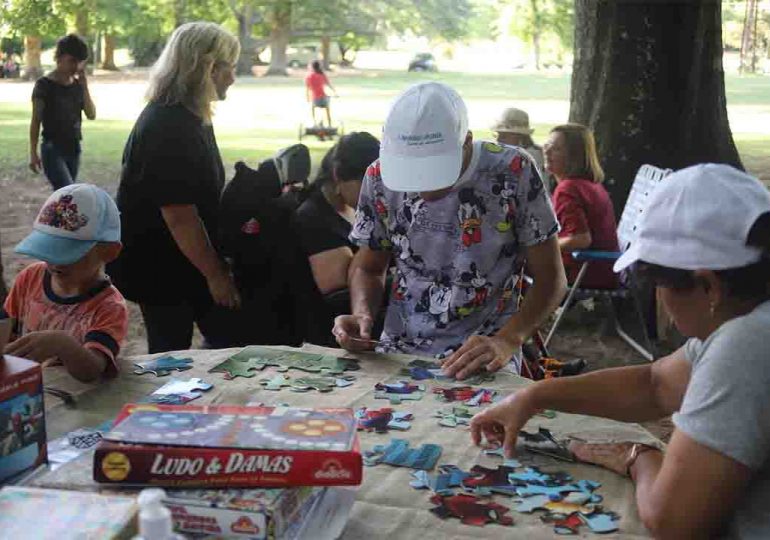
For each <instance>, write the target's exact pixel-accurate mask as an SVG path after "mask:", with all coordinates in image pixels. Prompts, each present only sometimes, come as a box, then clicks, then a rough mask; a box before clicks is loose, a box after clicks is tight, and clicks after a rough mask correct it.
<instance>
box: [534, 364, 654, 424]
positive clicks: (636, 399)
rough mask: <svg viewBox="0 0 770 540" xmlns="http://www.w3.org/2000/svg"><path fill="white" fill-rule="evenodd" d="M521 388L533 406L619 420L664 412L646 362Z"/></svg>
mask: <svg viewBox="0 0 770 540" xmlns="http://www.w3.org/2000/svg"><path fill="white" fill-rule="evenodd" d="M523 392H525V397H526V399H527V401H528V402H529V403H530V405H532V407H534V408H536V409H554V410H557V411H562V412H567V413H573V414H584V415H588V416H601V417H603V418H611V419H613V420H619V421H621V422H643V421H647V420H655V419H658V418H661V417H663V416H665V414H666V412H665V411H663V410H662V409H661V408H660V407H659V406H658V404H657V400H656V392H655V387H654V384H653V378H652V367H651V366H649V365H645V366H631V367H622V368H611V369H602V370H600V371H594V372H592V373H587V374H585V375H577V376H574V377H566V378H554V379H548V380H545V381H540V382H538V383H536V384H533V385H532V386H529V387H527V388H526V389H525V390H523Z"/></svg>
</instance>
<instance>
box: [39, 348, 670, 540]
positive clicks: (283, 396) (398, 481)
mask: <svg viewBox="0 0 770 540" xmlns="http://www.w3.org/2000/svg"><path fill="white" fill-rule="evenodd" d="M237 350H238V349H225V350H197V351H185V352H181V353H176V354H175V356H177V357H182V356H185V357H191V358H192V359H193V360H194V363H193V368H192V369H191V370H189V371H185V372H183V373H181V374H179V376H180V377H184V378H187V377H201V378H203V379H204V381H206V382H209V383H212V384H213V385H214V388H213V389H212V390H211V391H209V392H207V393H205V394H204V395H203V397H202V398H200V399H199V400H197V401H196V403H200V404H205V403H209V404H217V403H228V404H237V405H244V404H246V403H250V402H264V403H266V404H268V405H269V404H272V403H289V404H291V405H297V406H319V407H324V406H334V407H341V406H342V407H353V408H357V407H361V406H366V407H370V408H381V407H387V406H390V404H389V403H388V401H387V400H381V399H375V398H374V385H375V383H377V382H380V381H385V380H391V381H392V380H396V379H397V374H398V371H399V369H400V368H401V367H403V366H404V365H405V364H406V363H408V362H409V360H411V359H412V358H410V357H405V356H398V355H361V356H359V357H358V358H359V359H360V361H361V370H360V371H357V372H353V374H354V375H355V376H356V381H355V383H354V384H353V385H352V386H349V387H346V388H337V389H335V390H334V391H333V392H330V393H327V394H322V393H319V392H315V391H311V392H308V393H297V392H292V391H290V390H289V389H287V388H284V389H282V390H280V391H270V390H265V389H263V388H262V387H261V386H260V385H259V383H258V381H259V380H260V379H263V378H268V377H270V376H272V374H273V373H274V371H273V368H267V369H265V371H263V372H257V375H256V377H254V378H237V379H234V380H232V381H228V380H225V379H224V378H223V377H222V374H221V373H208V370H209V369H210V368H211V367H213V366H214V365H216V364H217V363H219V362H221V361H222V360H225V359H226V358H227V357H228V356H230V355H232V354H233V353H235V352H237ZM304 350H307V351H313V352H326V353H329V354H335V355H342V351H338V350H332V349H322V348H319V347H314V346H305V348H304ZM149 358H151V357H149V356H146V357H134V358H130V359H124V360H122V363H123V365H122V371H121V374H120V375H119V376H118V377H117V378H116V379H113V380H110V381H106V382H103V383H101V384H99V385H85V384H81V383H78V382H77V381H74V380H73V379H72V378H70V377H69V376H68V375H67V374H66V373H64V372H62V371H61V369H60V368H48V369H47V370H46V373H45V383H46V385H49V386H54V387H57V388H60V389H63V390H67V391H69V392H72V393H73V394H74V395H75V399H76V405H75V406H74V407H68V406H66V405H64V403H63V402H61V401H60V400H59V399H58V398H55V397H52V396H46V414H47V418H46V420H47V430H48V437H49V439H52V438H55V437H58V436H60V435H62V434H64V433H67V432H69V431H71V430H74V429H77V428H79V427H88V426H95V425H98V424H100V423H101V422H103V421H104V420H106V419H109V418H111V417H113V416H114V415H115V414H116V413H117V412H118V411H119V410H120V408H121V407H122V405H123V404H124V403H127V402H131V401H136V400H139V399H140V398H142V397H143V396H146V395H147V394H149V393H151V392H152V391H153V390H155V389H156V388H158V387H160V386H161V385H163V384H164V383H165V382H166V380H167V378H157V377H155V376H154V375H151V374H146V375H134V374H133V373H132V371H133V366H132V362H133V361H142V360H147V359H149ZM290 374H291V373H290ZM422 383H425V384H426V385H427V386H428V387H429V389H428V393H426V395H425V397H424V398H423V399H422V400H419V401H406V402H404V404H402V405H397V406H395V407H394V408H395V409H396V410H403V411H409V412H411V413H413V414H414V416H415V419H414V421H413V422H412V427H411V429H410V430H408V431H405V432H391V434H376V433H362V435H361V445H362V447H363V448H364V449H369V448H371V447H372V446H374V445H375V444H383V443H387V441H389V440H390V438H391V437H398V438H403V439H407V440H408V441H410V443H411V445H412V446H418V445H420V444H422V443H428V442H430V443H435V444H439V445H441V446H442V447H443V454H442V456H441V459H440V461H439V463H441V464H443V463H451V464H454V465H457V466H459V467H460V468H462V469H465V470H467V469H469V468H470V467H472V466H473V465H474V464H481V465H485V466H490V467H495V466H496V465H498V464H501V462H500V460H499V459H497V458H495V457H489V456H485V455H483V454H482V453H481V452H480V451H479V449H478V448H476V447H474V446H473V445H472V444H471V441H470V437H469V434H468V430H467V428H462V427H458V428H446V427H441V426H439V425H438V423H437V422H438V421H437V419H436V418H433V417H432V415H433V413H434V412H435V411H436V410H437V409H439V408H444V407H447V404H446V403H443V402H441V401H439V400H438V399H437V397H436V396H435V395H432V394H430V387H431V386H435V385H436V383H434V382H432V381H422ZM439 384H440V383H439ZM526 384H529V381H527V380H525V379H522V378H520V377H517V376H515V375H512V374H510V373H498V375H497V377H496V379H495V381H493V382H490V383H486V384H485V385H484V386H487V387H490V388H495V389H497V390H498V391H499V392H501V393H503V394H507V393H510V392H512V391H515V390H516V389H517V388H521V387H522V386H524V385H526ZM540 426H543V427H547V428H549V429H550V430H551V431H552V432H553V433H554V434H555V435H557V436H558V437H563V436H577V437H580V438H583V439H587V440H631V441H636V442H646V443H652V444H659V441H657V440H656V439H655V438H654V437H653V436H652V435H651V434H650V433H649V432H647V431H646V430H644V429H643V428H642V427H640V426H638V425H636V424H624V423H619V422H614V421H611V420H605V419H599V418H592V417H586V416H579V415H570V414H563V413H558V414H557V415H556V417H555V418H554V419H547V418H543V417H536V418H533V419H532V420H531V421H530V423H529V424H528V426H527V429H528V430H537V428H538V427H540ZM519 459H520V461H522V462H523V463H524V464H528V465H529V464H534V465H537V466H540V467H542V468H543V469H545V470H549V471H556V470H563V471H567V472H569V473H570V474H572V475H573V476H574V477H575V478H576V479H583V478H585V479H590V480H595V481H598V482H601V484H602V487H601V488H600V490H599V493H600V494H602V495H603V496H604V507H605V508H606V509H608V510H613V511H615V512H618V513H619V514H620V515H621V516H622V520H621V524H620V533H619V534H617V535H615V536H617V537H621V538H634V537H647V536H648V535H647V533H646V532H645V529H644V527H643V526H642V524H641V522H640V521H639V517H638V515H637V512H636V508H635V504H634V493H633V486H632V484H631V482H630V481H628V480H627V479H625V478H622V477H620V476H618V475H616V474H614V473H611V472H609V471H606V470H603V469H600V468H598V467H592V466H588V465H579V464H571V463H563V462H559V461H556V460H554V459H551V458H547V457H541V456H534V455H530V454H522V455H520V456H519ZM89 465H90V462H89V461H88V460H87V459H86V460H81V463H80V466H79V467H78V466H75V467H69V468H67V469H64V470H65V471H68V472H67V473H66V474H62V473H59V474H57V473H50V474H48V475H44V476H42V477H38V479H37V480H35V481H33V482H34V483H35V484H37V485H41V486H47V487H58V488H70V489H83V490H96V489H99V486H98V485H96V484H94V483H93V482H92V481H91V479H90V469H89ZM60 471H62V469H60ZM410 480H411V475H410V469H406V468H400V467H390V466H388V465H378V466H375V467H367V468H366V469H365V471H364V482H363V484H362V485H361V487H360V489H359V491H358V496H357V499H356V503H355V506H354V508H353V512H352V515H351V518H350V521H349V523H348V525H347V528H346V529H345V532H344V534H343V538H345V539H361V538H366V539H372V538H388V539H394V540H395V539H399V540H401V539H408V538H419V539H421V540H428V539H431V538H437V539H438V538H441V539H444V538H468V539H471V538H472V539H478V538H499V537H501V536H508V537H516V538H519V537H525V536H526V537H527V538H552V537H554V536H555V535H554V534H553V532H552V529H551V526H550V525H547V524H544V523H542V522H541V521H540V519H539V517H538V514H537V513H535V514H520V513H517V512H515V511H514V510H511V512H510V515H511V516H512V517H513V518H514V520H515V525H514V526H513V527H510V528H507V527H501V526H498V525H487V526H485V527H472V526H467V525H463V524H461V523H460V522H459V521H458V520H457V519H454V518H450V519H447V520H442V519H439V518H437V517H436V516H435V515H433V514H432V513H430V512H429V511H428V510H429V509H430V508H431V507H432V506H433V505H432V504H431V503H430V501H429V498H430V494H429V492H428V491H422V490H419V491H418V490H415V489H413V488H412V487H410V486H409V481H410ZM495 500H496V501H497V502H498V503H500V504H503V505H505V506H508V507H511V506H512V501H511V499H510V498H508V497H505V496H502V495H496V496H495ZM586 536H591V534H590V533H586Z"/></svg>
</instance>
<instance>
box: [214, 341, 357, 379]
mask: <svg viewBox="0 0 770 540" xmlns="http://www.w3.org/2000/svg"><path fill="white" fill-rule="evenodd" d="M230 360H233V361H235V362H238V363H237V364H228V363H227V362H228V361H230ZM243 364H248V365H249V366H250V367H249V368H246V369H245V371H247V372H248V371H249V370H251V369H264V368H265V366H275V368H276V370H277V371H280V372H286V371H288V370H289V369H299V370H301V371H306V372H308V373H323V374H324V375H327V374H328V375H340V374H342V373H344V372H345V371H356V370H358V369H360V368H359V365H358V362H356V361H355V360H351V359H349V358H337V357H336V356H328V355H322V354H312V353H306V352H300V351H281V350H277V349H268V348H266V347H259V346H250V347H246V348H245V349H243V350H242V351H241V352H239V353H237V354H235V355H233V356H231V357H230V358H228V360H227V361H225V362H222V363H221V364H219V365H218V366H216V367H215V368H214V369H213V370H211V371H214V370H216V371H226V372H229V373H231V376H232V377H237V376H241V377H253V375H241V374H240V373H241V372H242V371H244V369H243V368H242V365H243ZM233 366H234V367H236V369H238V371H239V373H238V374H235V373H232V372H231V371H230V368H231V367H233ZM219 368H222V369H219ZM239 368H240V369H239Z"/></svg>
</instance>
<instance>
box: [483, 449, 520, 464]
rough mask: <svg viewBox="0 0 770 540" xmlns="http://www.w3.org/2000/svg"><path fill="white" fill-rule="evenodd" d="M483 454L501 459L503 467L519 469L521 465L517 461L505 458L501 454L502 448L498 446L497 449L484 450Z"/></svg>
mask: <svg viewBox="0 0 770 540" xmlns="http://www.w3.org/2000/svg"><path fill="white" fill-rule="evenodd" d="M484 453H485V454H486V455H488V456H497V457H500V458H502V459H503V466H505V467H513V468H516V467H521V463H520V462H519V460H517V459H513V458H508V459H506V458H505V454H503V447H502V446H498V447H497V448H486V449H485V450H484Z"/></svg>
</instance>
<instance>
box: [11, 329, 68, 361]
mask: <svg viewBox="0 0 770 540" xmlns="http://www.w3.org/2000/svg"><path fill="white" fill-rule="evenodd" d="M73 344H75V345H78V344H77V342H76V341H75V338H73V337H72V336H71V335H70V334H68V333H67V332H63V331H61V330H41V331H39V332H30V333H29V334H26V335H24V336H22V337H20V338H19V339H17V340H16V341H13V342H12V343H9V344H8V345H7V346H6V347H5V354H12V355H14V356H19V357H21V358H27V359H29V360H34V361H35V362H41V363H43V362H46V361H48V360H51V359H52V358H56V357H58V356H59V354H60V353H62V352H63V351H64V350H66V349H68V348H70V347H72V345H73Z"/></svg>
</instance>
